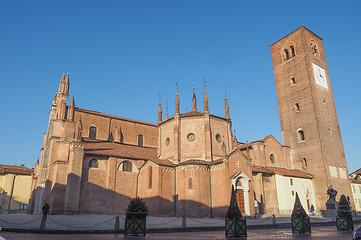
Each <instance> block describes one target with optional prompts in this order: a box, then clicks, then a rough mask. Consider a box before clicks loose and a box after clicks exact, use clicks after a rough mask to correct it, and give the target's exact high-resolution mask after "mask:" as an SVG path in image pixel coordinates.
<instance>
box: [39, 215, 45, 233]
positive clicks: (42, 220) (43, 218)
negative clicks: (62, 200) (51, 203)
mask: <svg viewBox="0 0 361 240" xmlns="http://www.w3.org/2000/svg"><path fill="white" fill-rule="evenodd" d="M45 225H46V214H43V217H42V218H41V223H40V230H44V229H45Z"/></svg>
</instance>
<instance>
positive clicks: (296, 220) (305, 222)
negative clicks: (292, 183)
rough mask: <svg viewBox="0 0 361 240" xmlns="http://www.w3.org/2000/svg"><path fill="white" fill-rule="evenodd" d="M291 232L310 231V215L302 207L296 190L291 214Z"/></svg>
mask: <svg viewBox="0 0 361 240" xmlns="http://www.w3.org/2000/svg"><path fill="white" fill-rule="evenodd" d="M291 226H292V233H293V234H294V233H311V223H310V217H309V216H308V215H307V213H306V211H305V209H304V208H303V207H302V204H301V202H300V198H299V197H298V193H297V192H296V199H295V205H294V206H293V211H292V215H291Z"/></svg>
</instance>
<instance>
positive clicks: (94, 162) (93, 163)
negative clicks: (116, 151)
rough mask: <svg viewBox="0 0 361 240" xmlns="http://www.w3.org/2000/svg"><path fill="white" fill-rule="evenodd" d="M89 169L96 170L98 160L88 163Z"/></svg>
mask: <svg viewBox="0 0 361 240" xmlns="http://www.w3.org/2000/svg"><path fill="white" fill-rule="evenodd" d="M89 168H98V160H96V159H92V160H90V161H89Z"/></svg>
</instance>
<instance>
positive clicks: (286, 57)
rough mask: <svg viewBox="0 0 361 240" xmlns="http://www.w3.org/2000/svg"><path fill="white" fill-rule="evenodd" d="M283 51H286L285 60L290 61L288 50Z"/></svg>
mask: <svg viewBox="0 0 361 240" xmlns="http://www.w3.org/2000/svg"><path fill="white" fill-rule="evenodd" d="M283 51H284V57H285V60H288V59H290V55H289V53H288V49H284V50H283Z"/></svg>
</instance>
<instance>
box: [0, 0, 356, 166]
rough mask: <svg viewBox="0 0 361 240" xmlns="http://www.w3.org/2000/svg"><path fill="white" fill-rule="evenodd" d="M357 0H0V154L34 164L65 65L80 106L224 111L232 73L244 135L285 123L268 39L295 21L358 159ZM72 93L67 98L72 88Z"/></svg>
mask: <svg viewBox="0 0 361 240" xmlns="http://www.w3.org/2000/svg"><path fill="white" fill-rule="evenodd" d="M360 9H361V1H356V0H355V1H345V2H342V4H341V2H340V1H240V0H237V1H232V0H228V1H220V0H219V1H211V0H206V1H201V0H196V1H194V0H178V1H176V0H164V1H156V0H151V1H150V0H144V1H137V0H133V1H89V0H87V1H80V0H77V1H5V0H4V1H1V2H0V70H1V75H0V79H1V90H2V91H1V94H0V102H1V118H0V126H1V138H0V146H1V160H0V163H2V164H21V163H24V164H25V165H26V166H28V167H33V166H34V164H35V162H36V160H37V158H38V157H39V156H40V148H41V147H42V141H43V134H42V133H44V132H46V130H47V124H48V117H49V115H48V112H49V110H50V106H51V102H52V99H53V97H54V95H55V93H56V91H57V89H58V84H59V81H60V78H61V75H62V73H63V72H69V73H70V94H71V95H74V96H75V105H76V106H77V107H81V108H86V109H90V110H95V111H100V112H104V113H108V114H113V115H117V116H122V117H127V118H132V119H137V120H141V121H147V122H152V123H156V122H157V108H158V92H159V91H160V92H161V95H162V103H163V110H164V112H165V106H166V103H167V102H168V103H169V112H170V115H173V114H174V101H175V92H176V89H175V82H176V81H179V86H180V90H179V91H180V92H179V93H180V99H181V111H182V112H184V111H185V110H186V107H187V108H188V110H189V109H190V108H191V104H192V102H191V97H192V84H193V83H194V85H195V87H196V94H197V97H198V105H200V107H199V108H200V109H203V108H202V106H201V105H202V91H203V81H202V78H203V77H206V79H207V91H208V99H209V104H210V111H211V113H212V114H216V115H220V116H224V85H227V90H228V98H229V103H230V109H231V118H232V121H233V129H234V130H236V135H237V138H238V140H239V141H243V142H246V141H253V140H257V139H261V138H263V137H265V136H267V135H269V134H272V135H273V136H275V137H276V138H277V139H278V140H279V141H280V142H282V139H281V131H280V123H279V116H278V107H277V97H276V91H275V84H274V75H273V68H272V59H271V52H270V47H269V45H270V44H272V43H273V42H275V41H277V40H279V39H280V38H282V37H283V36H285V35H287V34H288V33H290V32H292V31H293V30H295V29H297V28H298V27H300V26H306V27H307V28H309V29H310V30H311V31H313V32H315V33H316V34H318V35H319V36H320V37H322V38H323V39H324V48H325V52H326V58H327V62H328V68H329V72H330V78H331V83H332V88H333V93H334V96H335V102H336V108H337V113H338V118H339V122H340V127H341V133H342V137H343V143H344V148H345V153H346V159H347V162H348V167H349V170H350V172H352V171H354V170H356V169H358V168H360V167H361V164H360V163H361V161H360V154H359V150H360V147H359V146H360V141H359V137H360V135H361V131H360V126H359V122H360V118H361V111H360V106H361V101H360V99H361V94H360V89H361V77H360V76H361V75H360V73H359V71H360V69H361V60H360V59H361V58H360V56H361V44H360V43H361V27H360V25H361V14H360ZM69 100H70V98H69Z"/></svg>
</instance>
